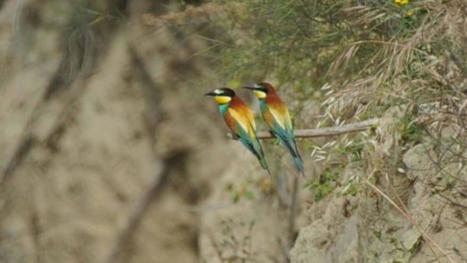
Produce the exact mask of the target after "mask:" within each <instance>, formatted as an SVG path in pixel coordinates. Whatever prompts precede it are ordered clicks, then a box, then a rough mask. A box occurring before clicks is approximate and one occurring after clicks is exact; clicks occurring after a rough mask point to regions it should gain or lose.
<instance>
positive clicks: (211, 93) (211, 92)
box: [204, 91, 217, 96]
mask: <svg viewBox="0 0 467 263" xmlns="http://www.w3.org/2000/svg"><path fill="white" fill-rule="evenodd" d="M204 95H205V96H216V95H217V94H216V93H215V92H214V91H210V92H208V93H205V94H204Z"/></svg>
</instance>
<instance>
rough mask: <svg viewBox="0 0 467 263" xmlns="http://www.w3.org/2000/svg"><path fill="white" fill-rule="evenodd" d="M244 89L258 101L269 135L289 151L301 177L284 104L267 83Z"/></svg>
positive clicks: (289, 121) (300, 169)
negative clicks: (252, 93)
mask: <svg viewBox="0 0 467 263" xmlns="http://www.w3.org/2000/svg"><path fill="white" fill-rule="evenodd" d="M244 88H246V89H250V90H252V91H253V92H254V94H255V95H256V97H257V98H258V100H259V107H260V110H261V114H262V115H263V119H264V120H265V121H266V123H267V125H268V126H269V128H270V131H271V133H272V134H273V135H274V136H275V137H276V138H277V139H279V141H280V142H281V143H282V145H284V146H285V147H286V148H287V149H288V150H289V152H290V154H292V158H293V161H294V164H295V167H296V168H297V170H298V171H299V172H300V173H301V174H302V175H303V174H304V168H303V160H302V157H301V156H300V153H299V151H298V148H297V144H296V143H295V135H294V130H293V125H292V120H291V119H290V115H289V110H288V109H287V106H286V105H285V103H284V102H283V101H282V100H281V98H280V97H279V95H278V94H277V92H276V91H275V90H274V88H273V86H272V85H271V84H269V83H267V82H260V83H258V84H254V85H252V86H247V87H244Z"/></svg>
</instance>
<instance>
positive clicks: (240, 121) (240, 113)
mask: <svg viewBox="0 0 467 263" xmlns="http://www.w3.org/2000/svg"><path fill="white" fill-rule="evenodd" d="M205 95H207V96H213V97H214V99H215V100H216V102H217V104H218V106H219V111H220V113H221V114H222V116H223V117H224V120H225V123H226V124H227V126H228V127H229V128H230V130H231V131H232V135H233V137H234V139H239V140H240V141H241V142H242V143H243V145H245V147H246V148H247V149H248V150H250V151H251V152H252V153H253V154H254V155H255V156H256V158H258V160H259V162H260V164H261V167H263V168H264V169H265V170H266V171H267V172H268V173H269V174H270V171H269V167H268V164H267V162H266V158H265V157H264V152H263V148H262V147H261V143H260V142H259V140H258V138H257V136H256V124H255V119H254V117H253V113H252V112H251V110H250V108H248V106H247V105H246V104H245V103H244V102H243V101H242V100H241V99H240V98H239V97H238V96H237V95H235V92H234V91H233V90H232V89H229V88H220V89H215V90H213V91H211V92H208V93H206V94H205Z"/></svg>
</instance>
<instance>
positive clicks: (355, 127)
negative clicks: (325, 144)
mask: <svg viewBox="0 0 467 263" xmlns="http://www.w3.org/2000/svg"><path fill="white" fill-rule="evenodd" d="M379 122H380V119H369V120H366V121H361V122H356V123H352V124H347V125H343V126H337V127H328V128H319V129H303V130H300V129H299V130H295V137H296V138H313V137H326V136H334V135H340V134H344V133H351V132H358V131H364V130H366V129H368V128H369V127H371V126H373V125H377V124H378V123H379ZM258 138H260V139H272V138H274V136H273V135H272V134H271V133H269V132H259V133H258Z"/></svg>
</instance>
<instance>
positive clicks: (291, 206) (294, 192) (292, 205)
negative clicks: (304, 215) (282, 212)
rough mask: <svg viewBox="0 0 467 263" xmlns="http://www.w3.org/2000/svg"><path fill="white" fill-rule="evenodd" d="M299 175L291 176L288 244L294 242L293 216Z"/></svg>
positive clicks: (295, 207)
mask: <svg viewBox="0 0 467 263" xmlns="http://www.w3.org/2000/svg"><path fill="white" fill-rule="evenodd" d="M299 179H300V178H299V175H295V176H294V178H293V185H292V200H291V202H290V215H289V240H290V244H291V245H293V243H294V235H295V218H296V215H297V199H298V184H299Z"/></svg>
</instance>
